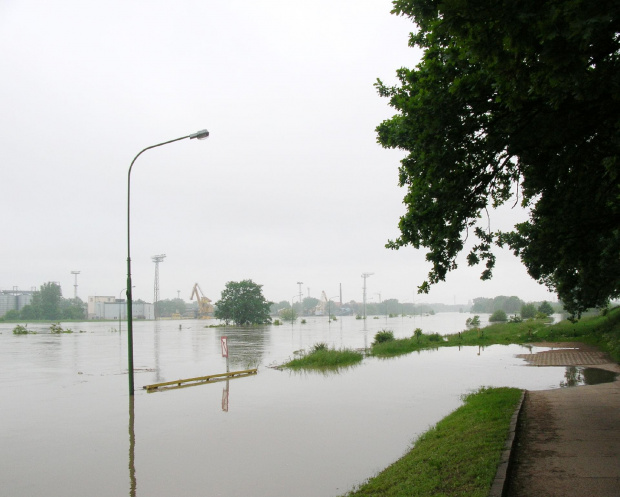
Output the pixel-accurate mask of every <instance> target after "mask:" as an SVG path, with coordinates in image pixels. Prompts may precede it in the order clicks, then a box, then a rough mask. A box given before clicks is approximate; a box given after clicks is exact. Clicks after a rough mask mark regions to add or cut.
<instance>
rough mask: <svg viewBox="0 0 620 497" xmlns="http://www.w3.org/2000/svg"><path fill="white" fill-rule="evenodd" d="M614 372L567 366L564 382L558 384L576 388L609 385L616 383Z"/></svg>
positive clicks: (616, 374)
mask: <svg viewBox="0 0 620 497" xmlns="http://www.w3.org/2000/svg"><path fill="white" fill-rule="evenodd" d="M619 374H620V373H616V372H615V371H609V370H607V369H601V368H584V367H579V366H569V367H567V368H566V373H564V378H565V380H564V381H562V382H561V383H560V387H563V388H564V387H577V386H580V385H599V384H601V383H611V382H613V381H616V379H617V378H618V375H619Z"/></svg>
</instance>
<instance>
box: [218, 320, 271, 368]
mask: <svg viewBox="0 0 620 497" xmlns="http://www.w3.org/2000/svg"><path fill="white" fill-rule="evenodd" d="M214 329H215V330H216V336H217V337H218V339H221V337H223V336H225V337H228V361H229V363H230V367H231V368H237V367H238V368H240V369H249V368H255V367H258V365H259V364H261V362H262V360H263V354H264V352H265V349H266V348H267V347H268V346H269V343H270V339H271V335H270V333H269V329H270V328H269V326H248V327H224V328H214Z"/></svg>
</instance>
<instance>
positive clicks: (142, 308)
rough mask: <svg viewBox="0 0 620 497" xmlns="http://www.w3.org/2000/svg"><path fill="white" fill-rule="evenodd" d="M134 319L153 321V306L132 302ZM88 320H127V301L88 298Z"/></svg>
mask: <svg viewBox="0 0 620 497" xmlns="http://www.w3.org/2000/svg"><path fill="white" fill-rule="evenodd" d="M131 314H132V316H133V318H134V319H155V306H153V304H148V303H146V302H145V303H142V302H133V303H132V305H131ZM88 319H127V301H126V300H125V299H117V298H116V297H109V296H96V297H88Z"/></svg>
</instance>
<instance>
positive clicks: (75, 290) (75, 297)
mask: <svg viewBox="0 0 620 497" xmlns="http://www.w3.org/2000/svg"><path fill="white" fill-rule="evenodd" d="M71 274H73V275H75V284H74V285H73V298H74V299H77V275H78V274H80V272H79V271H71Z"/></svg>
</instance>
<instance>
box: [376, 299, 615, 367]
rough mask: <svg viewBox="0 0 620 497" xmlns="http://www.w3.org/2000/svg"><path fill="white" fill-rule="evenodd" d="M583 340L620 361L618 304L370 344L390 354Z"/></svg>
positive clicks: (381, 355) (382, 354) (379, 350)
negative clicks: (576, 314)
mask: <svg viewBox="0 0 620 497" xmlns="http://www.w3.org/2000/svg"><path fill="white" fill-rule="evenodd" d="M575 341H578V342H584V343H588V344H591V345H596V346H597V347H599V348H601V349H602V350H604V351H606V352H609V354H610V355H611V356H612V357H613V359H614V360H615V361H618V362H620V307H617V308H615V309H612V310H610V311H609V312H608V313H606V315H601V316H592V317H584V318H583V319H581V320H580V321H578V322H576V323H571V322H570V321H562V322H560V323H557V324H554V325H549V324H548V323H547V322H545V321H544V320H537V319H530V320H527V321H522V322H520V323H495V324H492V325H490V326H487V327H486V328H482V329H469V330H466V331H463V332H461V333H457V334H454V335H447V336H446V337H441V336H439V335H437V334H436V333H435V334H430V335H426V334H419V333H418V334H415V333H414V335H413V336H411V338H401V339H397V340H391V341H388V342H383V343H376V344H373V346H372V350H371V354H372V355H374V356H378V357H392V356H396V355H401V354H408V353H410V352H414V351H416V350H422V349H432V348H439V347H449V346H455V345H485V346H486V345H494V344H503V345H506V344H511V343H535V342H575Z"/></svg>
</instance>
